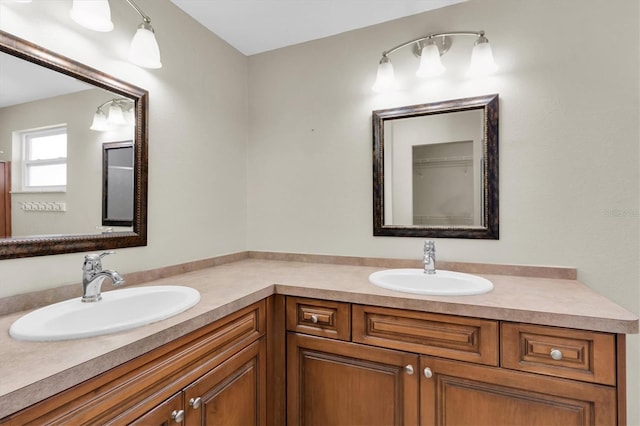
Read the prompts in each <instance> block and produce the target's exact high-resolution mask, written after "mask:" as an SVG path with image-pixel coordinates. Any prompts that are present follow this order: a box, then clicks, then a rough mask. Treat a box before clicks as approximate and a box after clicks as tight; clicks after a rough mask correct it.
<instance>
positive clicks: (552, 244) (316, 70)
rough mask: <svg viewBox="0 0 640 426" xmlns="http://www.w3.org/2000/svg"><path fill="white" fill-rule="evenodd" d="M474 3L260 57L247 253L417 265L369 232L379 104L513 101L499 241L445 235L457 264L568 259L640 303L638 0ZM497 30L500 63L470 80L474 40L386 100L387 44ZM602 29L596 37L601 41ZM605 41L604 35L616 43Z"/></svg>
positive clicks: (503, 120) (503, 145) (401, 58)
mask: <svg viewBox="0 0 640 426" xmlns="http://www.w3.org/2000/svg"><path fill="white" fill-rule="evenodd" d="M614 3H615V6H613V4H612V2H610V1H606V0H588V1H585V0H560V1H557V0H540V1H524V0H482V1H479V0H472V1H470V2H467V3H462V4H458V5H455V6H451V7H449V8H445V9H441V10H438V11H433V12H429V13H426V14H422V15H417V16H413V17H409V18H405V19H401V20H398V21H395V22H390V23H385V24H381V25H377V26H374V27H370V28H366V29H362V30H358V31H353V32H350V33H346V34H342V35H338V36H335V37H330V38H326V39H323V40H318V41H314V42H310V43H306V44H303V45H298V46H293V47H290V48H286V49H280V50H276V51H273V52H267V53H264V54H260V55H256V56H252V57H250V58H249V85H250V99H249V108H250V126H249V130H250V137H249V140H250V144H249V160H248V164H249V167H248V173H249V185H248V194H249V195H248V199H249V222H248V235H249V247H250V248H251V249H254V250H272V251H284V252H305V253H332V254H341V255H359V256H381V257H398V258H418V257H419V256H420V252H421V249H422V243H423V241H422V240H421V239H418V238H414V239H412V238H389V237H373V236H372V219H371V217H372V196H371V193H372V177H371V146H372V133H371V111H372V110H374V109H381V108H390V107H394V106H400V105H411V104H418V103H425V102H431V101H439V100H443V99H454V98H462V97H468V96H476V95H483V94H490V93H498V94H499V95H500V240H499V241H472V240H462V239H438V240H437V241H436V247H437V250H438V258H439V259H443V260H444V259H446V260H460V261H474V262H489V263H515V264H529V265H567V266H575V267H577V268H578V271H579V272H578V273H579V278H580V280H582V281H583V282H585V283H586V284H587V285H589V286H590V287H592V288H593V289H594V290H596V291H598V292H600V293H602V294H605V295H607V296H608V297H610V298H611V299H613V300H614V301H616V302H617V303H619V304H621V305H622V306H624V307H626V308H627V309H629V310H631V311H633V312H635V313H638V312H639V311H640V309H639V305H640V294H639V282H640V276H639V275H640V271H639V264H638V261H639V258H640V251H639V248H638V246H639V240H640V238H639V237H640V235H639V223H640V220H639V215H640V213H639V192H640V188H639V181H640V179H639V152H638V145H639V129H638V116H639V107H638V99H639V97H638V93H639V87H638V81H639V70H638V55H639V51H640V49H639V31H638V27H639V19H638V18H639V13H640V12H639V10H638V2H637V1H631V0H618V1H615V2H614ZM468 29H472V30H481V29H483V30H485V31H486V32H487V36H488V38H489V40H490V41H491V44H492V46H493V50H494V55H495V58H496V61H497V62H498V64H499V66H500V70H499V72H498V73H496V74H495V75H494V76H492V77H491V78H489V79H485V80H477V81H471V80H468V79H467V78H465V76H464V69H465V67H466V64H467V62H468V58H469V55H470V52H471V45H472V44H473V39H471V38H469V39H466V38H456V39H454V44H453V47H452V48H451V50H450V52H449V53H447V54H446V55H445V56H444V57H443V58H442V59H443V64H444V65H445V66H446V67H447V68H448V72H447V74H446V75H445V76H443V77H441V78H439V79H437V80H435V81H431V82H416V80H415V77H414V73H415V69H416V68H417V66H418V61H417V60H416V59H415V58H414V57H413V55H412V54H411V52H410V50H409V49H405V50H406V51H399V52H397V53H395V54H392V55H391V61H392V63H393V64H394V67H395V70H396V75H397V76H398V77H399V79H401V80H403V82H404V83H405V85H406V90H403V91H400V92H398V93H397V94H395V95H393V96H381V95H376V94H373V93H372V92H371V90H370V88H371V85H372V84H373V82H374V79H375V73H376V66H377V63H378V60H379V59H380V55H381V53H382V51H383V50H385V49H389V48H391V47H392V46H394V45H396V44H400V43H402V42H404V41H406V40H410V39H412V38H416V37H419V36H420V35H424V34H426V33H428V32H435V31H446V30H451V31H455V30H468ZM593 29H597V33H598V34H599V35H593V34H590V31H591V30H593ZM604 35H606V36H604ZM628 359H629V374H628V386H629V401H634V403H633V404H630V409H629V410H630V414H629V416H630V418H629V422H630V424H640V412H639V411H638V410H639V409H638V405H637V402H636V401H638V400H640V393H639V391H638V377H640V366H639V364H640V355H639V349H638V337H637V336H632V337H630V338H629V339H628Z"/></svg>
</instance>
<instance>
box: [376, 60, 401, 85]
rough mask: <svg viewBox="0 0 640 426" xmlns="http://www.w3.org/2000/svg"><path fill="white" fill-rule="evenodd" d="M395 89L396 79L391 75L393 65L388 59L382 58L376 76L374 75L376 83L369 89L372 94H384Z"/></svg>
mask: <svg viewBox="0 0 640 426" xmlns="http://www.w3.org/2000/svg"><path fill="white" fill-rule="evenodd" d="M395 88H396V78H395V75H394V73H393V65H392V64H391V62H389V59H386V60H385V58H383V60H381V61H380V64H379V65H378V74H377V75H376V82H375V83H374V84H373V87H371V89H372V90H373V91H374V92H386V91H389V90H393V89H395Z"/></svg>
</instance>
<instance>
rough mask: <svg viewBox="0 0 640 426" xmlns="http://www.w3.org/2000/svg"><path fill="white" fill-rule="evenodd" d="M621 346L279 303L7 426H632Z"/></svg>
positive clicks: (544, 331)
mask: <svg viewBox="0 0 640 426" xmlns="http://www.w3.org/2000/svg"><path fill="white" fill-rule="evenodd" d="M267 319H268V321H267ZM267 326H268V327H269V328H268V331H267ZM267 334H268V336H267ZM267 339H268V340H267ZM624 339H625V336H624V335H615V334H609V333H600V332H591V331H586V330H575V329H567V328H558V327H550V326H542V325H534V324H524V323H513V322H506V321H497V320H491V319H482V318H471V317H461V316H454V315H444V314H435V313H428V312H418V311H411V310H405V309H395V308H385V307H374V306H366V305H357V304H350V303H345V302H337V301H326V300H315V299H308V298H301V297H284V296H282V295H275V296H273V297H270V298H269V299H267V300H263V301H261V302H259V303H256V304H254V305H251V306H249V307H247V308H244V309H242V310H240V311H238V312H235V313H233V314H231V315H229V316H227V317H225V318H223V319H221V320H218V321H216V322H215V323H213V324H210V325H207V326H205V327H203V328H201V329H199V330H196V331H194V332H192V333H190V334H188V335H186V336H184V337H181V338H179V339H177V340H175V341H172V342H170V343H167V344H166V345H164V346H161V347H160V348H158V349H156V350H153V351H151V352H149V353H147V354H145V355H142V356H140V357H138V358H135V359H133V360H131V361H129V362H127V363H125V364H123V365H121V366H119V367H116V368H114V369H112V370H110V371H107V372H105V373H103V374H101V375H99V376H97V377H95V378H93V379H91V380H88V381H86V382H84V383H82V384H80V385H77V386H75V387H73V388H71V389H69V390H67V391H64V392H62V393H60V394H58V395H56V396H54V397H51V398H49V399H47V400H45V401H42V402H40V403H38V404H36V405H34V406H32V407H29V408H27V409H25V410H23V411H21V412H18V413H16V414H13V415H11V416H9V417H7V418H5V419H2V420H0V425H21V426H22V425H74V426H76V425H78V426H80V425H98V424H99V425H129V424H132V425H144V426H159V425H166V426H168V425H174V424H180V425H184V426H189V425H217V424H220V425H242V426H246V425H263V424H273V425H283V424H288V425H292V426H293V425H305V426H307V425H323V426H325V425H326V426H329V425H367V426H370V425H439V426H440V425H462V424H467V425H492V426H493V425H510V426H512V425H544V426H548V425H550V426H553V425H557V426H560V425H562V426H572V425H573V426H581V425H625V424H626V417H625V411H626V407H625V398H626V395H625V392H626V390H625V371H624V370H625V363H624V359H625V347H624V343H625V340H624ZM267 382H268V383H267Z"/></svg>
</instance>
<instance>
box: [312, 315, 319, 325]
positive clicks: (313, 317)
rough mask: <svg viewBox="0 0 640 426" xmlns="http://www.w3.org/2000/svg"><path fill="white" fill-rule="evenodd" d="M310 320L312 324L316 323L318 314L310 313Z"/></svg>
mask: <svg viewBox="0 0 640 426" xmlns="http://www.w3.org/2000/svg"><path fill="white" fill-rule="evenodd" d="M311 322H312V323H314V324H317V323H318V316H317V315H311Z"/></svg>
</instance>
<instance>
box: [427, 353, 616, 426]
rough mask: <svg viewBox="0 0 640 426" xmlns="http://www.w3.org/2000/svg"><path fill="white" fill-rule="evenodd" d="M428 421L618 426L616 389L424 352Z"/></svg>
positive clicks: (550, 425)
mask: <svg viewBox="0 0 640 426" xmlns="http://www.w3.org/2000/svg"><path fill="white" fill-rule="evenodd" d="M420 373H421V380H420V424H422V425H495V426H498V425H505V426H506V425H509V426H511V425H544V426H572V425H575V426H579V425H585V426H586V425H615V424H617V423H616V390H615V388H613V387H610V386H601V385H594V384H591V383H583V382H578V381H572V380H565V379H557V378H552V377H547V376H542V375H537V374H530V373H522V372H517V371H511V370H507V369H503V368H496V367H487V366H483V365H475V364H471V363H464V362H458V361H449V360H444V359H439V358H433V357H426V356H423V357H421V359H420Z"/></svg>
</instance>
